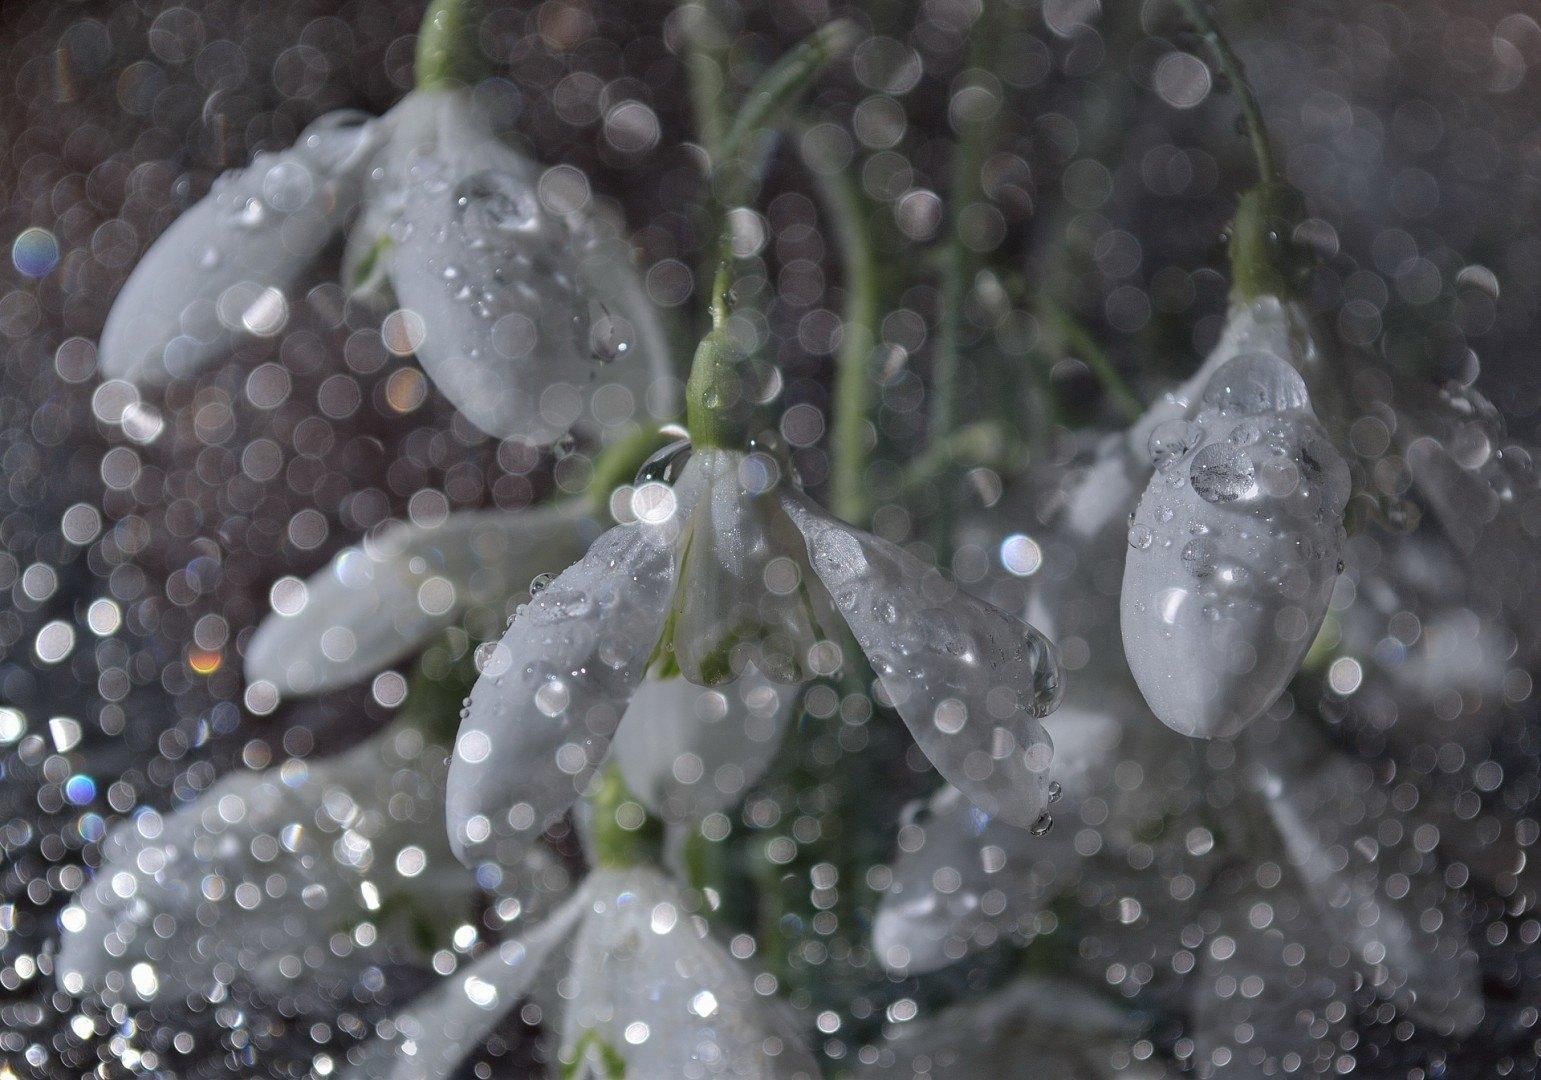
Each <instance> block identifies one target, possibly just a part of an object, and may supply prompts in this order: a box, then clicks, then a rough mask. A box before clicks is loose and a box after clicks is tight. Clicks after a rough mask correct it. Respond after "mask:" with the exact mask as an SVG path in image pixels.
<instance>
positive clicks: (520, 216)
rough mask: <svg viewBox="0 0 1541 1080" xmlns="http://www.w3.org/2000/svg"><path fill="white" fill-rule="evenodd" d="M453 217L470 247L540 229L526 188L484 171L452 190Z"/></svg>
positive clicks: (514, 180) (536, 203) (532, 198)
mask: <svg viewBox="0 0 1541 1080" xmlns="http://www.w3.org/2000/svg"><path fill="white" fill-rule="evenodd" d="M454 199H455V213H456V215H457V216H459V218H460V221H461V224H462V225H463V226H464V228H465V230H466V236H467V237H468V239H469V240H470V241H471V243H472V245H473V246H475V245H477V244H481V245H486V244H488V243H493V242H502V241H503V240H505V239H506V238H507V237H509V236H511V235H515V234H518V233H527V232H532V231H534V230H536V229H537V228H539V226H540V202H539V201H538V200H537V199H536V197H535V191H534V190H533V189H532V188H531V187H530V185H528V184H526V183H523V182H522V181H520V180H519V179H517V178H516V177H513V176H510V175H509V174H508V173H501V172H497V171H495V170H492V169H486V170H483V171H482V172H479V173H476V174H474V175H472V176H468V177H467V178H466V179H464V180H462V181H461V182H460V185H459V186H458V187H457V188H455V195H454Z"/></svg>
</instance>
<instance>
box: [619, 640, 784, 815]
mask: <svg viewBox="0 0 1541 1080" xmlns="http://www.w3.org/2000/svg"><path fill="white" fill-rule="evenodd" d="M797 696H798V695H797V688H796V687H791V686H787V685H785V684H783V683H774V682H771V681H770V680H769V679H766V678H765V677H764V676H762V675H760V673H759V672H758V671H757V670H756V669H755V668H753V667H751V668H749V669H748V670H747V671H745V673H744V674H743V675H742V676H741V677H740V678H739V679H738V680H736V681H735V682H732V683H729V684H727V685H726V686H719V687H703V686H697V685H695V684H694V683H691V682H688V681H686V680H685V679H684V678H679V677H676V678H668V679H660V678H649V679H645V680H643V683H642V686H641V688H640V689H639V690H638V691H637V693H636V694H635V695H634V696H633V697H632V699H631V705H630V707H629V708H627V710H626V715H625V716H624V717H622V719H621V726H620V728H619V730H617V731H616V734H615V742H614V743H613V744H612V746H611V756H612V758H613V759H614V760H615V762H616V763H617V764H618V765H619V766H620V769H621V776H622V777H623V778H624V779H625V781H626V786H627V787H628V788H630V789H631V790H632V792H633V793H634V794H635V795H636V796H637V798H638V799H640V800H641V801H642V803H643V805H644V806H646V807H647V808H648V810H649V812H651V813H652V814H653V815H654V816H656V817H659V818H661V819H663V820H664V821H666V822H673V823H678V822H696V821H700V820H701V819H702V818H704V817H706V815H708V814H711V813H714V812H716V811H719V810H727V809H729V808H730V807H732V806H735V805H737V803H738V802H739V801H740V800H741V799H742V798H743V797H744V792H745V791H747V790H748V789H749V788H750V787H751V786H752V785H753V784H754V783H755V781H756V780H758V779H759V778H760V777H761V776H762V775H763V774H764V772H765V769H766V767H767V766H769V764H770V762H771V758H773V757H774V756H775V754H776V750H777V749H778V748H779V747H780V745H781V736H782V734H783V733H784V732H785V731H786V727H787V724H788V722H789V721H790V720H791V718H792V708H793V705H795V704H796V702H797Z"/></svg>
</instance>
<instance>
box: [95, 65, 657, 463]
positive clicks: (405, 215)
mask: <svg viewBox="0 0 1541 1080" xmlns="http://www.w3.org/2000/svg"><path fill="white" fill-rule="evenodd" d="M546 175H547V174H546V173H545V172H544V170H542V169H541V168H540V166H538V165H536V164H535V163H534V162H533V161H531V160H530V159H529V158H527V157H525V156H524V155H523V154H520V153H519V152H517V151H515V150H514V149H512V148H511V147H509V146H508V145H506V144H505V143H504V142H502V141H501V140H500V139H499V138H497V137H496V135H495V134H494V133H493V131H492V126H491V123H490V121H489V119H488V117H487V115H486V112H485V109H484V108H483V106H482V105H481V104H480V102H479V101H478V99H477V96H476V92H475V91H474V90H472V89H469V88H467V87H464V86H459V85H450V84H441V85H436V86H433V87H431V88H424V89H419V90H415V91H413V92H412V93H410V94H408V95H407V96H406V97H405V98H403V99H402V101H401V102H399V103H398V104H397V105H396V107H395V108H393V109H392V110H391V111H390V112H389V113H387V114H386V115H385V116H383V117H381V118H379V119H378V120H368V119H364V118H361V117H360V116H359V115H358V114H355V113H345V114H334V115H333V116H329V117H323V118H322V119H321V120H319V121H317V122H316V124H314V125H312V126H311V127H310V128H308V129H306V132H305V133H304V134H303V135H302V136H301V138H300V140H299V141H298V142H297V143H296V144H295V146H294V147H293V148H291V149H289V150H286V151H283V152H280V153H273V154H260V155H258V156H257V158H256V159H255V160H254V161H253V162H252V164H251V165H249V166H247V167H246V168H244V169H240V170H236V171H233V172H231V173H229V174H227V175H226V176H224V177H222V178H221V179H220V180H219V181H218V182H216V184H215V186H214V189H213V191H211V193H210V194H209V195H208V196H207V197H206V198H204V199H203V200H202V201H200V202H199V203H197V204H196V205H195V206H194V207H193V208H192V209H190V210H189V211H188V212H187V213H186V214H184V215H183V216H182V217H181V218H179V219H178V220H177V222H176V223H175V224H173V226H172V227H171V228H170V229H169V230H167V232H166V233H165V234H164V235H163V236H162V237H161V238H160V239H159V240H158V241H157V242H156V243H155V244H154V246H152V247H151V249H150V250H149V252H148V253H147V254H146V255H145V257H144V258H143V259H142V260H141V261H140V263H139V265H138V266H137V267H136V268H135V269H134V272H133V273H132V274H131V275H130V277H129V280H128V282H127V284H125V286H124V288H123V290H122V292H121V293H120V294H119V296H118V298H117V301H116V302H115V303H114V305H113V309H112V312H111V313H110V314H109V317H108V320H107V324H106V327H105V329H104V330H103V334H102V341H101V350H100V362H101V368H102V371H103V373H104V374H106V375H107V376H109V377H113V378H124V379H129V380H133V381H136V382H158V381H163V380H165V379H167V378H170V377H184V376H187V375H190V374H192V373H193V372H194V371H196V370H197V369H198V368H199V367H201V366H203V365H205V364H207V363H209V362H210V361H212V360H214V359H217V358H218V357H219V356H221V355H223V354H224V353H226V352H228V351H229V349H230V348H231V347H232V345H233V344H234V342H235V340H236V337H237V335H239V334H242V333H249V334H258V335H264V336H267V335H273V334H276V333H278V332H279V331H280V330H281V329H282V328H283V326H284V324H285V323H286V321H287V318H288V305H289V302H290V301H289V298H288V297H287V295H286V293H287V291H288V290H289V288H290V287H292V286H293V285H294V284H296V283H297V282H298V281H299V280H300V279H301V277H302V276H303V275H304V274H305V273H306V272H307V270H308V269H309V268H310V266H311V265H312V264H313V263H314V262H315V261H316V259H317V257H318V256H319V254H320V253H321V251H322V250H323V249H324V248H325V247H326V246H327V245H328V243H329V242H330V241H331V240H332V239H333V238H334V237H336V236H337V235H338V234H339V233H341V232H343V231H345V230H349V229H350V226H351V234H350V236H349V240H348V247H347V255H346V257H345V260H344V272H345V276H346V278H347V280H346V282H345V285H346V286H347V287H348V288H349V289H350V290H356V291H357V292H358V293H359V294H361V295H364V296H376V297H379V296H383V295H384V294H385V293H386V291H387V289H388V290H389V291H391V292H393V293H394V295H395V298H396V301H397V303H398V304H399V305H400V308H399V310H398V311H396V312H395V313H393V314H392V315H391V316H389V317H388V318H387V322H386V336H387V338H388V341H387V344H388V345H389V346H390V347H391V348H392V349H393V350H396V351H398V352H402V353H405V352H416V353H417V355H418V357H419V359H420V360H421V361H422V363H423V367H424V369H425V370H426V371H427V372H428V374H429V376H430V377H431V378H432V379H433V380H434V382H435V384H436V385H437V386H438V387H439V388H440V389H441V390H442V391H443V392H444V394H445V396H446V397H448V398H449V399H450V401H451V402H452V403H453V404H454V405H455V406H456V408H458V409H460V410H461V411H462V412H463V413H464V414H465V415H466V416H467V417H468V418H469V419H470V420H471V421H472V422H473V423H474V424H476V425H477V426H478V427H480V428H481V429H482V430H484V431H486V432H488V433H489V434H491V435H494V436H497V437H499V438H518V439H522V440H524V441H526V442H532V443H540V444H544V443H550V442H553V441H555V440H556V439H558V438H560V437H561V436H562V435H563V434H564V433H565V432H566V431H568V430H569V429H570V428H571V427H573V426H574V425H575V424H577V425H581V426H586V427H589V428H591V429H594V430H597V431H599V432H600V433H602V434H603V433H605V432H609V431H618V430H620V428H622V427H623V426H625V425H627V424H629V423H630V422H632V421H633V420H634V419H642V418H645V417H647V416H649V415H652V416H653V417H655V418H665V417H667V416H668V415H669V414H671V413H672V411H673V408H674V401H673V400H672V397H671V395H672V393H673V390H672V387H673V386H674V383H673V382H672V380H671V379H670V367H669V359H668V354H667V347H666V343H665V340H664V335H663V331H662V328H661V326H660V324H659V321H658V315H657V312H656V310H655V308H654V306H653V304H652V302H651V300H650V299H649V298H648V296H647V293H646V291H645V289H644V288H643V286H642V283H641V280H640V278H639V277H638V275H637V273H636V271H635V269H634V268H633V267H632V263H631V252H630V250H629V249H628V248H627V246H626V245H625V244H624V243H623V242H622V241H621V240H620V239H619V237H618V236H617V235H616V230H615V229H614V228H613V226H612V225H610V224H609V223H608V222H607V221H606V220H605V218H604V216H603V215H602V214H601V213H599V212H598V211H597V210H596V209H595V207H594V206H593V205H592V200H590V199H589V197H588V193H587V186H586V185H585V184H582V183H574V184H572V185H568V188H571V190H568V189H567V188H564V187H563V185H562V184H560V183H544V182H543V181H544V179H545V177H546Z"/></svg>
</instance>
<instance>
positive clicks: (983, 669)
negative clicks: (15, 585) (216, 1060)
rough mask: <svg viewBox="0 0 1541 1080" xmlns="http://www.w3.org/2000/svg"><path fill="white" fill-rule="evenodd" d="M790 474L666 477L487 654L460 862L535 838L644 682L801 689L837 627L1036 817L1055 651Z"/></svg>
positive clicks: (755, 460) (772, 461) (468, 730)
mask: <svg viewBox="0 0 1541 1080" xmlns="http://www.w3.org/2000/svg"><path fill="white" fill-rule="evenodd" d="M782 469H783V466H782V464H781V463H780V462H779V461H778V460H777V459H776V458H775V457H773V456H772V455H771V454H768V453H765V452H762V451H756V452H753V453H747V454H746V453H739V452H736V451H729V450H722V449H701V450H697V451H696V452H695V453H694V454H693V455H692V456H691V457H690V459H689V461H688V462H686V463H685V465H684V466H683V468H682V470H681V471H680V473H679V478H678V480H677V481H676V483H675V484H674V485H673V486H672V487H670V486H667V485H665V484H663V483H661V482H657V481H652V482H647V483H643V484H641V485H640V486H639V487H638V488H637V489H636V491H635V494H634V497H633V508H634V510H635V512H636V516H637V520H635V521H633V522H629V523H627V524H623V525H620V526H617V527H616V528H614V529H612V530H610V531H609V532H608V533H606V534H605V535H603V536H601V537H600V538H599V539H598V540H597V541H596V542H595V544H594V546H593V547H592V548H591V549H590V550H589V553H588V554H587V555H586V556H585V557H584V558H583V559H582V560H581V561H580V562H578V563H577V564H575V565H574V566H572V567H571V568H569V569H568V570H567V571H566V572H564V573H563V574H562V575H561V576H560V577H559V578H557V580H556V581H555V582H553V583H552V585H551V586H550V587H549V588H548V589H546V590H545V591H544V592H542V593H541V594H540V595H539V596H537V597H535V598H534V599H533V600H532V601H531V602H530V603H529V604H528V605H527V606H526V607H525V608H524V609H523V610H522V611H521V612H520V613H519V614H518V615H517V616H516V617H515V619H514V621H513V624H512V626H511V627H510V628H509V631H508V633H507V634H506V635H504V637H503V639H502V640H501V641H500V642H498V643H497V644H496V645H495V646H493V647H492V648H491V649H490V650H488V651H487V652H486V653H485V654H484V657H483V666H482V676H481V679H480V680H479V681H478V682H477V685H476V687H475V689H474V690H473V692H472V694H471V703H470V708H469V710H468V712H467V714H466V719H465V721H464V722H463V724H462V725H461V730H460V735H459V737H458V739H457V742H456V747H455V754H454V758H453V760H452V763H451V767H450V768H451V785H450V786H451V792H450V802H449V822H450V833H451V839H452V842H453V843H454V844H455V845H456V848H457V850H459V851H461V852H462V854H463V855H464V856H465V857H467V858H474V857H475V851H476V849H477V848H478V846H479V845H481V844H482V843H484V842H486V841H487V840H489V839H490V838H491V837H492V836H493V835H494V833H499V834H504V835H506V834H508V833H509V832H510V830H512V832H513V833H514V834H525V835H528V836H531V837H533V836H535V835H538V834H539V833H540V831H541V830H543V829H544V828H546V827H547V826H548V825H549V824H551V823H552V822H553V821H554V820H555V819H556V818H557V817H558V816H560V815H561V814H562V813H563V812H564V811H565V810H566V809H567V807H568V806H570V805H571V804H572V802H573V800H574V799H575V798H576V797H577V795H578V793H579V792H580V791H581V790H583V788H584V787H585V786H586V784H587V783H588V779H589V777H590V776H591V775H592V773H593V770H594V769H595V768H596V767H597V766H598V765H599V764H600V763H601V762H602V761H603V760H604V759H605V757H606V755H607V752H608V749H609V744H610V739H611V738H612V736H614V734H615V731H616V728H617V726H618V725H620V724H621V722H622V717H623V716H624V715H626V713H627V709H628V706H631V705H632V703H633V698H634V696H635V695H636V693H637V691H638V688H639V686H641V685H642V682H643V679H644V677H645V676H647V677H652V678H667V677H671V676H676V675H682V676H683V677H684V678H685V679H687V680H689V681H690V682H692V683H695V684H697V685H706V686H715V687H718V688H719V689H720V688H723V687H725V686H730V685H732V684H734V683H736V682H738V681H740V680H742V679H743V678H744V677H745V676H746V673H749V672H750V671H751V670H752V671H754V672H757V673H758V674H759V675H763V676H765V677H767V678H769V679H772V680H775V681H777V682H782V683H786V684H789V685H795V684H798V683H801V682H803V681H805V680H806V679H809V678H811V677H814V676H815V675H820V674H831V673H833V672H835V671H836V670H838V669H839V667H840V666H841V664H842V662H843V661H844V659H845V658H844V657H843V655H842V645H841V642H842V641H843V640H844V637H843V634H842V631H841V626H840V623H841V622H844V624H845V627H846V628H847V629H849V631H850V633H851V636H852V637H854V638H855V640H856V642H857V643H858V645H859V647H860V648H861V649H862V651H863V652H864V653H865V654H866V655H867V658H868V660H869V661H870V662H871V664H872V666H873V669H874V670H875V671H876V672H877V674H878V679H879V682H880V684H881V687H882V690H883V693H884V694H885V695H886V696H887V697H888V698H889V699H890V700H891V701H892V702H893V705H894V707H895V708H896V709H897V710H898V712H899V714H900V716H901V717H902V718H903V719H904V721H905V723H906V724H907V725H908V726H909V728H910V731H911V732H912V733H913V735H914V737H915V739H916V742H917V743H918V744H919V746H920V748H921V749H922V750H923V751H924V752H925V753H926V755H927V757H929V758H930V760H931V762H932V763H933V764H934V765H935V766H936V767H937V769H938V770H939V771H940V772H941V773H942V775H943V776H944V777H945V778H946V779H947V780H948V781H949V782H950V783H952V784H953V785H954V786H955V787H957V788H959V789H960V790H961V791H963V792H964V794H966V795H967V796H968V797H969V798H970V799H971V800H973V801H974V802H975V803H976V804H978V805H979V806H980V807H981V808H983V809H985V810H986V811H987V812H989V813H991V814H992V815H994V816H996V817H999V818H1001V819H1003V820H1006V821H1009V822H1011V823H1013V824H1019V825H1023V826H1028V825H1031V824H1032V823H1033V822H1034V821H1035V820H1037V818H1038V816H1039V815H1040V814H1041V813H1042V812H1043V810H1044V808H1045V806H1046V805H1047V803H1048V782H1049V776H1048V765H1049V758H1050V754H1051V746H1050V743H1049V740H1048V736H1047V735H1046V734H1045V733H1044V730H1043V727H1042V725H1041V723H1040V719H1041V717H1043V716H1044V715H1046V714H1047V713H1048V712H1049V711H1050V710H1051V709H1052V708H1053V706H1054V704H1055V702H1056V700H1057V698H1058V692H1059V672H1058V667H1057V664H1056V661H1055V658H1054V651H1053V647H1052V646H1051V645H1050V644H1049V642H1048V641H1047V639H1045V638H1044V637H1043V636H1042V635H1041V634H1039V633H1038V632H1037V631H1036V630H1034V629H1032V628H1031V627H1029V626H1027V625H1025V624H1023V623H1021V622H1019V621H1018V620H1016V619H1014V618H1012V617H1011V616H1009V615H1006V614H1005V613H1004V612H1001V611H999V610H997V609H995V608H993V607H991V606H989V605H988V604H985V603H983V602H981V601H979V600H977V599H975V598H974V597H972V596H970V595H968V594H967V593H965V592H963V591H961V590H960V589H959V588H958V587H957V586H955V585H953V584H952V583H950V582H948V581H947V580H946V579H945V578H944V577H943V576H942V575H941V574H940V573H938V572H937V571H936V570H934V569H932V568H931V567H929V566H927V565H925V564H924V563H922V562H920V561H919V560H918V559H916V558H915V557H913V556H911V555H909V554H908V553H906V552H904V551H903V550H902V549H900V548H898V547H897V546H895V545H893V544H890V543H888V542H886V541H884V540H881V539H878V538H877V537H874V536H870V535H868V534H866V533H863V532H860V531H858V530H856V529H852V528H851V527H849V526H847V525H844V524H842V523H840V522H838V521H836V520H835V519H833V518H831V517H830V516H828V515H827V514H825V513H824V511H822V510H821V509H819V508H818V507H816V506H815V505H814V504H812V503H811V502H809V501H808V500H807V499H806V498H804V497H803V496H802V495H801V494H800V493H798V492H797V491H796V490H795V489H794V488H793V487H792V486H791V485H790V484H789V483H787V482H785V481H783V480H782V479H781V477H782ZM650 671H651V673H652V674H651V675H649V672H650ZM745 697H746V695H744V694H743V693H741V692H740V691H738V690H734V691H732V692H730V693H727V700H728V701H730V702H732V701H733V700H735V699H739V700H742V699H744V698H745ZM627 722H628V723H629V722H630V718H629V717H628V720H627ZM750 752H753V751H752V750H751V751H750Z"/></svg>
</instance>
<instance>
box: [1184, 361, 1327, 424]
mask: <svg viewBox="0 0 1541 1080" xmlns="http://www.w3.org/2000/svg"><path fill="white" fill-rule="evenodd" d="M1204 404H1205V405H1206V406H1208V407H1210V408H1212V409H1217V410H1219V411H1220V412H1221V413H1222V414H1232V415H1235V414H1240V415H1243V416H1257V415H1259V414H1262V413H1270V412H1288V411H1290V410H1292V409H1304V408H1308V407H1309V406H1310V404H1311V397H1310V395H1309V394H1308V393H1307V392H1306V383H1305V380H1304V379H1302V378H1301V377H1300V373H1299V372H1298V371H1296V370H1295V369H1294V368H1292V367H1290V366H1289V364H1287V363H1285V362H1284V361H1283V360H1280V359H1279V358H1278V357H1277V356H1270V355H1268V354H1267V353H1247V354H1246V355H1244V356H1238V357H1236V359H1234V360H1232V361H1230V362H1229V363H1227V364H1225V365H1224V366H1223V367H1221V368H1220V370H1219V371H1217V372H1215V374H1214V376H1213V377H1212V378H1211V379H1210V380H1209V385H1207V386H1206V387H1204Z"/></svg>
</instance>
